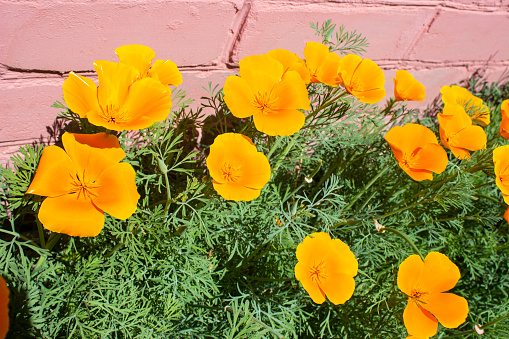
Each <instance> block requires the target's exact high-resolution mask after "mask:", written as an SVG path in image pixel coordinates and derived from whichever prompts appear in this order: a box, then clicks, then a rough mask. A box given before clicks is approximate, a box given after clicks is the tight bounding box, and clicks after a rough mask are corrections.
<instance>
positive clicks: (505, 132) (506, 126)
mask: <svg viewBox="0 0 509 339" xmlns="http://www.w3.org/2000/svg"><path fill="white" fill-rule="evenodd" d="M500 111H501V113H502V122H501V123H500V135H501V136H502V137H503V138H505V139H509V99H507V100H504V101H502V105H501V106H500Z"/></svg>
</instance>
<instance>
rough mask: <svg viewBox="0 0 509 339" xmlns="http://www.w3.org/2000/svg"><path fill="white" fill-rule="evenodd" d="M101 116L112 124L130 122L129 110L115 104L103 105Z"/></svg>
mask: <svg viewBox="0 0 509 339" xmlns="http://www.w3.org/2000/svg"><path fill="white" fill-rule="evenodd" d="M100 107H101V111H100V112H99V116H100V117H101V118H103V119H104V120H105V121H106V122H109V123H111V124H121V123H126V122H128V120H129V119H127V110H126V109H124V108H122V107H120V108H119V107H117V106H116V105H114V104H107V105H104V106H103V105H101V106H100Z"/></svg>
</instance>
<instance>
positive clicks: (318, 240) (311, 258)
mask: <svg viewBox="0 0 509 339" xmlns="http://www.w3.org/2000/svg"><path fill="white" fill-rule="evenodd" d="M332 244H333V243H332V239H331V237H330V235H329V234H327V233H325V232H316V233H312V234H310V235H308V236H306V237H305V238H304V240H303V241H302V242H301V243H300V244H299V245H297V252H296V255H297V260H298V261H299V262H301V263H303V264H305V265H309V264H312V263H314V262H315V260H317V258H318V260H322V259H323V258H325V257H327V256H328V255H329V252H330V251H333V250H334V249H333V247H332Z"/></svg>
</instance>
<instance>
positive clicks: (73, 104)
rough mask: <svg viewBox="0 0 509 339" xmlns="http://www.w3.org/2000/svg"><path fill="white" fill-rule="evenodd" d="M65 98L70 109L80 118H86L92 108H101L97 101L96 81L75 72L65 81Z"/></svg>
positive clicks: (63, 87)
mask: <svg viewBox="0 0 509 339" xmlns="http://www.w3.org/2000/svg"><path fill="white" fill-rule="evenodd" d="M62 89H63V90H64V100H65V103H66V104H67V106H69V108H70V110H71V111H73V112H74V113H76V114H78V115H79V116H80V118H86V117H87V113H88V112H90V111H91V110H99V109H100V108H99V104H98V101H97V86H96V85H95V83H94V82H93V81H92V80H90V79H88V78H85V77H82V76H81V75H78V74H76V73H74V72H71V73H69V76H68V77H67V79H66V80H65V81H64V85H63V86H62Z"/></svg>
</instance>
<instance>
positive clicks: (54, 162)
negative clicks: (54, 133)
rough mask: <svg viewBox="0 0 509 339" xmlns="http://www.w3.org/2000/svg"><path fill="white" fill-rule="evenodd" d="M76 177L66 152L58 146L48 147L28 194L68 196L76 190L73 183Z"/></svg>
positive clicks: (45, 149)
mask: <svg viewBox="0 0 509 339" xmlns="http://www.w3.org/2000/svg"><path fill="white" fill-rule="evenodd" d="M75 176H76V169H75V168H74V167H73V164H72V161H71V159H69V156H68V155H67V154H66V153H65V151H64V150H63V149H61V148H60V147H58V146H48V147H46V148H44V151H43V153H42V156H41V160H40V161H39V165H38V166H37V172H36V173H35V176H34V179H33V180H32V183H31V184H30V186H29V187H28V190H27V191H26V193H28V194H37V195H41V196H46V197H57V196H60V195H64V194H67V193H69V191H70V190H71V189H72V188H74V186H72V185H71V182H72V179H73V178H74V177H75Z"/></svg>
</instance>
